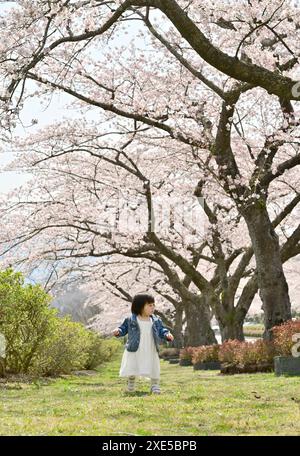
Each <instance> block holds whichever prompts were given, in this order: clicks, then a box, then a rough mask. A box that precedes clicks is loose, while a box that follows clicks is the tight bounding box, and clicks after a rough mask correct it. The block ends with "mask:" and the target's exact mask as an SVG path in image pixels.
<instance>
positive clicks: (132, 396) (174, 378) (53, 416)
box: [0, 347, 300, 436]
mask: <svg viewBox="0 0 300 456" xmlns="http://www.w3.org/2000/svg"><path fill="white" fill-rule="evenodd" d="M122 352H123V347H121V349H120V351H119V352H118V353H117V355H116V356H115V358H114V360H113V361H111V362H108V363H106V364H105V365H102V366H101V367H100V368H99V369H98V371H97V373H95V374H94V375H90V376H83V375H80V376H75V375H72V376H65V377H64V378H57V379H51V380H50V381H49V380H48V381H44V380H41V381H38V382H36V383H35V384H33V383H31V384H29V383H19V382H15V383H2V382H1V383H0V396H1V397H0V435H105V436H113V435H148V436H150V435H151V436H155V435H187V436H188V435H300V378H299V377H279V378H277V377H275V375H274V374H273V373H271V374H252V375H248V374H239V375H234V376H221V375H219V374H218V372H217V371H213V372H212V371H194V370H193V368H192V367H191V366H187V367H180V366H179V365H178V364H169V363H168V362H167V361H162V360H161V389H162V394H161V395H160V396H155V395H150V394H149V385H148V382H147V381H146V380H145V379H141V380H139V383H138V385H137V386H138V388H137V392H136V393H127V392H125V382H126V380H125V379H123V378H119V376H118V375H119V366H120V360H121V355H122ZM255 396H256V397H255Z"/></svg>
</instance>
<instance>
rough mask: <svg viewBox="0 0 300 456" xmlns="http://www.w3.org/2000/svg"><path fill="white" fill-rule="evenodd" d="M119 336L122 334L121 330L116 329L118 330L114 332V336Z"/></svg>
mask: <svg viewBox="0 0 300 456" xmlns="http://www.w3.org/2000/svg"><path fill="white" fill-rule="evenodd" d="M119 334H120V330H119V328H116V329H114V330H113V335H114V336H118V335H119Z"/></svg>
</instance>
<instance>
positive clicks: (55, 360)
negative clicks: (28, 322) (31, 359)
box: [30, 316, 90, 375]
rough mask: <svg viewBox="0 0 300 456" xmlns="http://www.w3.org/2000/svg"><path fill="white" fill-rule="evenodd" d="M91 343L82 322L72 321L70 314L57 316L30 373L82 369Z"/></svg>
mask: <svg viewBox="0 0 300 456" xmlns="http://www.w3.org/2000/svg"><path fill="white" fill-rule="evenodd" d="M89 344H90V337H89V333H88V331H87V330H86V329H85V328H84V326H83V325H82V323H77V322H73V321H71V320H70V316H66V317H63V318H56V319H55V320H54V321H53V322H52V332H51V334H50V335H49V336H48V337H47V338H46V339H45V341H44V344H43V345H42V347H41V349H40V350H39V353H38V355H37V357H36V359H35V363H34V365H33V366H32V367H31V369H30V373H34V374H39V375H58V374H69V373H71V371H72V370H75V369H82V368H84V366H85V364H86V362H87V360H88V357H89V355H88V349H89Z"/></svg>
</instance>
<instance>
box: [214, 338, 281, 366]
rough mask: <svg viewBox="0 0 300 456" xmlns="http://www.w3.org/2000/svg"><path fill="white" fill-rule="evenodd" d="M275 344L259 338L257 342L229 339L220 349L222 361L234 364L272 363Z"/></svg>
mask: <svg viewBox="0 0 300 456" xmlns="http://www.w3.org/2000/svg"><path fill="white" fill-rule="evenodd" d="M274 354H275V352H274V345H273V343H272V342H268V341H264V340H262V339H258V340H256V341H255V342H241V341H238V340H229V341H226V342H223V344H222V345H221V346H220V349H219V360H220V361H221V363H229V364H233V365H237V364H242V365H246V366H247V365H259V364H272V363H273V358H274Z"/></svg>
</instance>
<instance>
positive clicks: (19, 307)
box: [0, 268, 57, 374]
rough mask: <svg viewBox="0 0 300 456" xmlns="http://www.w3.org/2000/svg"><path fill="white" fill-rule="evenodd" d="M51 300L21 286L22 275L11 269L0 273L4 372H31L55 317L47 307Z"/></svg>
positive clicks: (40, 291)
mask: <svg viewBox="0 0 300 456" xmlns="http://www.w3.org/2000/svg"><path fill="white" fill-rule="evenodd" d="M50 300H51V297H50V296H49V295H48V294H47V293H46V292H45V291H44V290H43V288H42V287H41V286H40V285H31V284H29V285H26V286H24V278H23V276H22V275H21V273H15V272H14V271H13V270H12V269H11V268H8V269H6V270H5V271H1V272H0V317H1V319H0V332H1V333H2V334H3V335H4V336H5V339H6V350H5V358H4V360H3V364H4V366H3V371H4V372H11V373H27V372H28V371H29V370H30V368H31V366H32V364H33V362H34V358H35V357H36V356H37V353H38V351H39V350H40V348H41V346H42V344H43V343H44V340H45V338H46V337H48V336H49V335H50V333H51V327H52V322H53V320H54V319H55V316H56V314H57V310H56V309H51V308H50V307H49V303H50ZM4 372H3V373H4ZM3 373H2V374H3Z"/></svg>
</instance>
